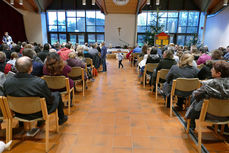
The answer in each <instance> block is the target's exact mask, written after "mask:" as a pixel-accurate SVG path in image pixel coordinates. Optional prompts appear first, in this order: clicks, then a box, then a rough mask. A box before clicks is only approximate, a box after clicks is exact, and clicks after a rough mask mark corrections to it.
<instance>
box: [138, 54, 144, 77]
mask: <svg viewBox="0 0 229 153" xmlns="http://www.w3.org/2000/svg"><path fill="white" fill-rule="evenodd" d="M142 60H143V56H141V57H140V56H139V55H138V57H137V70H138V75H140V73H141V71H140V68H139V66H138V64H139V63H140V62H141V61H142ZM139 79H140V78H139Z"/></svg>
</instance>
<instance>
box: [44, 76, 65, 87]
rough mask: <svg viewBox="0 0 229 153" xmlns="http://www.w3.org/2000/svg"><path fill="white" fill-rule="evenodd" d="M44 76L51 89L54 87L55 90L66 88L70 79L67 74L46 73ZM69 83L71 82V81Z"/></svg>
mask: <svg viewBox="0 0 229 153" xmlns="http://www.w3.org/2000/svg"><path fill="white" fill-rule="evenodd" d="M42 78H43V79H44V80H45V81H46V83H47V85H48V87H49V89H54V90H58V89H63V88H66V83H67V80H68V78H65V76H47V75H45V76H43V77H42ZM67 84H69V81H68V83H67Z"/></svg>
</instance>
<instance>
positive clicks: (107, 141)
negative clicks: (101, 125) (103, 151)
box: [93, 134, 113, 148]
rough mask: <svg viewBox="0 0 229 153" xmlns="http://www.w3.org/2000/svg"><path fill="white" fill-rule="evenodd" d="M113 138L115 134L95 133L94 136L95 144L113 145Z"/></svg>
mask: <svg viewBox="0 0 229 153" xmlns="http://www.w3.org/2000/svg"><path fill="white" fill-rule="evenodd" d="M112 139H113V136H110V135H98V134H96V135H94V136H93V144H94V145H97V146H107V147H110V148H111V147H112Z"/></svg>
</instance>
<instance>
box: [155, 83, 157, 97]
mask: <svg viewBox="0 0 229 153" xmlns="http://www.w3.org/2000/svg"><path fill="white" fill-rule="evenodd" d="M157 87H158V84H157V83H156V93H155V94H156V100H157Z"/></svg>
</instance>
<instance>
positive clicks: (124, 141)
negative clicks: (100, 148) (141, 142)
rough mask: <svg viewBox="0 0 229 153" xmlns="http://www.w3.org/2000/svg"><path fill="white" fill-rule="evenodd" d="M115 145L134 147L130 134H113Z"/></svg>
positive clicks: (118, 146)
mask: <svg viewBox="0 0 229 153" xmlns="http://www.w3.org/2000/svg"><path fill="white" fill-rule="evenodd" d="M113 147H115V148H120V147H121V148H132V140H131V137H130V136H113Z"/></svg>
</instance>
